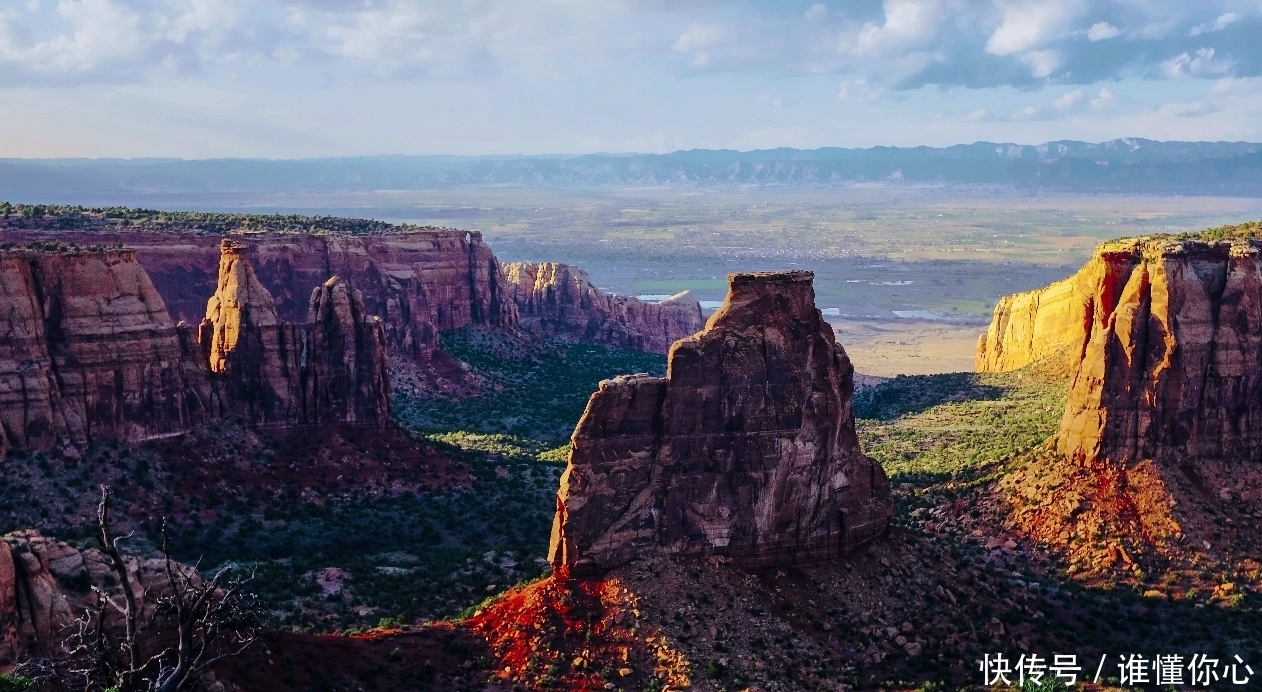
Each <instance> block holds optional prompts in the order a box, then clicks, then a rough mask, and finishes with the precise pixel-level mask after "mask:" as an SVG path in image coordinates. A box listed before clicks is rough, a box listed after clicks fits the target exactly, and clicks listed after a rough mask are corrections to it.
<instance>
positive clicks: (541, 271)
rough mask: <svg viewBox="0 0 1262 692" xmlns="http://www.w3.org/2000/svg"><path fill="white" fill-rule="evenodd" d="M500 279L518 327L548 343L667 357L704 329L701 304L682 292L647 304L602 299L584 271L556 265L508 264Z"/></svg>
mask: <svg viewBox="0 0 1262 692" xmlns="http://www.w3.org/2000/svg"><path fill="white" fill-rule="evenodd" d="M504 275H505V277H506V279H507V282H508V288H509V291H510V294H511V295H512V300H513V303H514V304H515V305H516V306H517V312H518V315H519V319H520V326H521V328H522V329H524V330H526V331H529V332H532V333H534V334H538V335H539V336H543V337H547V338H551V339H559V340H562V341H569V342H573V343H588V344H596V345H599V346H606V347H609V348H622V349H637V350H641V351H648V352H650V353H666V352H667V351H668V350H670V346H671V344H673V343H675V342H676V341H678V340H680V339H682V338H684V337H687V336H691V335H693V334H695V333H697V332H698V331H700V330H701V328H702V326H704V324H705V318H704V317H703V316H702V314H701V304H700V303H698V302H697V301H696V300H695V299H694V298H692V295H691V294H689V293H688V292H686V291H685V292H684V293H680V294H678V295H675V296H671V297H670V298H669V299H667V300H664V301H662V302H660V303H657V304H653V303H646V302H644V301H642V300H639V299H637V298H634V297H631V296H619V295H610V294H607V293H605V292H603V291H601V290H600V289H598V288H596V287H595V286H594V285H592V282H591V280H590V279H589V278H588V276H587V272H585V271H583V270H582V269H579V268H578V267H573V266H570V265H568V264H558V263H555V262H542V263H538V264H535V263H529V262H509V263H507V264H505V265H504Z"/></svg>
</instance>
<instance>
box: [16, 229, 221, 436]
mask: <svg viewBox="0 0 1262 692" xmlns="http://www.w3.org/2000/svg"><path fill="white" fill-rule="evenodd" d="M196 353H197V351H196V345H195V343H194V341H193V334H192V331H191V330H189V329H187V328H184V327H179V326H177V325H176V324H175V323H174V322H173V321H172V320H171V317H170V315H169V314H168V313H167V310H166V306H165V305H164V303H163V300H162V297H161V296H160V295H159V294H158V291H157V290H156V289H155V288H154V285H153V283H152V282H151V281H150V280H149V277H148V275H147V274H146V273H145V271H144V269H143V268H141V266H140V264H139V263H138V262H137V261H136V253H135V252H134V251H132V250H110V251H100V252H71V253H64V252H63V253H54V252H37V251H29V250H9V251H3V252H0V427H2V430H0V432H2V433H3V435H0V437H2V438H3V439H4V440H5V442H3V443H0V446H3V445H5V444H7V445H11V446H14V447H29V448H42V447H51V446H53V445H58V444H63V443H66V444H71V445H76V446H78V445H83V444H85V443H88V442H91V441H94V440H100V439H116V440H130V441H138V440H143V439H146V438H149V437H153V436H158V435H163V434H170V433H178V432H182V431H185V430H188V429H189V428H190V427H191V426H192V425H194V424H195V423H197V422H199V421H201V420H204V419H205V418H206V417H207V415H208V414H209V413H210V411H209V410H208V409H209V407H210V406H211V401H210V390H209V387H208V386H207V381H206V379H205V376H204V374H203V373H202V372H201V369H200V368H199V367H198V364H197V357H196Z"/></svg>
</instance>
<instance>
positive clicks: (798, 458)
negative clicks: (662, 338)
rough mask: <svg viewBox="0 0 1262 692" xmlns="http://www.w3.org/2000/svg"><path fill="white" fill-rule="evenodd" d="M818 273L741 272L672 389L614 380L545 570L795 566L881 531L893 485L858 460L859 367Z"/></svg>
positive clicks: (678, 352)
mask: <svg viewBox="0 0 1262 692" xmlns="http://www.w3.org/2000/svg"><path fill="white" fill-rule="evenodd" d="M812 279H813V276H812V274H810V273H809V272H778V273H757V274H733V275H731V276H729V284H730V286H729V291H728V296H727V299H726V301H725V303H724V305H723V307H721V308H720V309H719V311H718V312H717V313H716V314H715V315H713V316H712V317H711V318H710V320H709V322H708V323H707V324H706V327H705V330H704V331H702V332H700V333H698V334H696V335H695V336H692V337H690V338H688V339H684V340H682V341H679V342H677V343H676V344H675V345H674V346H673V347H672V348H671V352H670V355H669V365H668V371H667V375H666V377H664V378H661V377H651V376H647V375H632V376H626V377H618V378H616V379H614V380H606V381H604V382H601V383H600V389H599V390H598V391H597V392H596V393H595V394H593V395H592V397H591V400H590V401H589V402H588V405H587V410H586V411H585V412H584V414H583V417H582V419H581V420H580V421H579V424H578V427H577V428H576V429H575V431H574V436H573V439H572V443H571V451H570V457H569V465H568V467H567V469H566V472H565V474H564V476H562V480H561V489H560V492H559V494H558V498H557V513H556V518H555V520H554V525H553V537H552V546H551V549H550V557H549V559H550V561H551V562H552V564H553V565H554V568H555V569H556V570H557V571H558V572H561V573H565V572H571V573H591V572H598V571H601V570H603V569H606V568H609V567H612V566H616V565H618V564H622V563H626V562H628V561H630V560H632V559H634V558H636V557H637V556H638V555H641V554H644V553H646V552H652V551H663V552H665V553H669V554H674V555H720V556H728V557H732V558H737V559H739V560H740V561H741V562H742V563H746V564H751V565H757V564H790V563H795V562H812V561H819V560H824V559H829V558H833V557H836V556H837V555H840V554H842V553H845V552H848V551H850V550H853V549H854V548H856V547H858V546H859V545H862V544H863V543H865V542H867V541H868V540H870V539H871V538H873V537H875V536H877V535H879V534H881V533H882V532H884V531H885V529H886V527H887V526H888V524H889V520H890V516H891V503H890V490H889V483H888V481H887V480H886V478H885V474H884V472H883V471H882V470H881V468H880V466H879V465H877V464H875V463H874V462H873V461H872V460H871V459H869V458H868V457H866V456H864V455H863V453H862V452H861V451H860V450H859V444H858V438H857V437H856V435H855V428H854V413H853V411H852V409H851V402H850V397H851V393H852V382H851V377H852V375H853V372H854V370H853V367H852V366H851V364H850V361H849V359H848V358H847V357H846V353H845V351H844V350H843V349H842V348H841V347H840V346H838V345H837V343H836V342H835V340H834V337H833V330H832V329H831V327H829V326H828V324H827V323H826V322H824V321H823V319H822V318H821V316H820V313H819V311H818V310H817V309H816V308H815V301H814V298H815V296H814V291H813V289H812V285H811V284H812Z"/></svg>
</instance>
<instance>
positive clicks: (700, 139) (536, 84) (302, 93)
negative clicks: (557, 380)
mask: <svg viewBox="0 0 1262 692" xmlns="http://www.w3.org/2000/svg"><path fill="white" fill-rule="evenodd" d="M0 92H2V93H0V156H5V157H62V156H85V157H106V156H108V157H137V156H176V157H187V158H201V157H220V156H234V157H235V156H247V157H285V158H290V157H309V156H342V155H358V154H391V153H398V154H543V153H581V152H596V151H652V152H661V151H671V150H675V149H686V148H694V147H704V148H720V147H725V148H735V149H753V148H768V147H777V146H790V147H807V148H811V147H819V146H872V145H882V144H883V145H918V144H928V145H935V146H939V145H949V144H955V143H960V142H972V141H976V140H983V139H984V140H991V141H1015V142H1022V143H1038V142H1043V141H1047V140H1053V139H1082V140H1088V141H1100V140H1105V139H1112V138H1115V137H1128V136H1134V137H1148V138H1152V139H1182V140H1250V141H1259V140H1262V0H1245V1H1235V0H1200V1H1198V2H1187V1H1186V0H884V2H881V1H878V0H873V1H866V0H861V1H850V2H842V1H840V0H833V1H832V2H811V1H805V2H793V1H788V0H785V1H780V2H773V1H770V0H745V1H740V2H737V1H725V0H467V1H464V2H461V1H458V0H446V1H444V2H437V1H431V0H418V1H414V2H401V1H397V0H355V1H351V0H250V1H247V0H0Z"/></svg>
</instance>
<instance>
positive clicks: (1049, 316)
mask: <svg viewBox="0 0 1262 692" xmlns="http://www.w3.org/2000/svg"><path fill="white" fill-rule="evenodd" d="M1104 268H1105V264H1104V263H1103V262H1097V261H1095V260H1093V261H1092V262H1091V263H1089V264H1088V265H1087V267H1086V268H1084V269H1083V270H1082V271H1080V272H1079V273H1078V274H1076V275H1074V276H1072V277H1070V278H1068V279H1065V280H1064V281H1058V282H1056V283H1054V284H1052V285H1051V286H1048V287H1047V288H1042V289H1039V290H1037V291H1030V292H1029V293H1018V294H1016V295H1011V296H1005V297H1004V298H1002V299H1000V300H999V303H998V304H996V305H995V314H994V317H993V318H992V319H991V322H990V328H989V329H987V330H986V333H985V334H983V335H982V336H981V337H980V338H979V339H978V341H977V359H976V361H975V366H974V368H975V369H976V370H977V372H1007V371H1009V370H1016V369H1018V368H1023V367H1025V366H1027V365H1029V364H1030V363H1035V362H1038V361H1041V360H1044V359H1047V358H1052V357H1066V358H1068V357H1070V355H1071V354H1076V353H1077V352H1080V351H1081V350H1082V345H1083V342H1084V340H1085V339H1086V336H1087V328H1086V324H1087V322H1088V321H1089V320H1090V319H1091V318H1090V316H1089V313H1088V311H1089V310H1090V309H1091V303H1090V296H1091V294H1092V286H1094V285H1095V284H1096V283H1098V281H1099V278H1100V277H1099V276H1098V274H1099V272H1100V271H1102V270H1103V269H1104Z"/></svg>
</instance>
